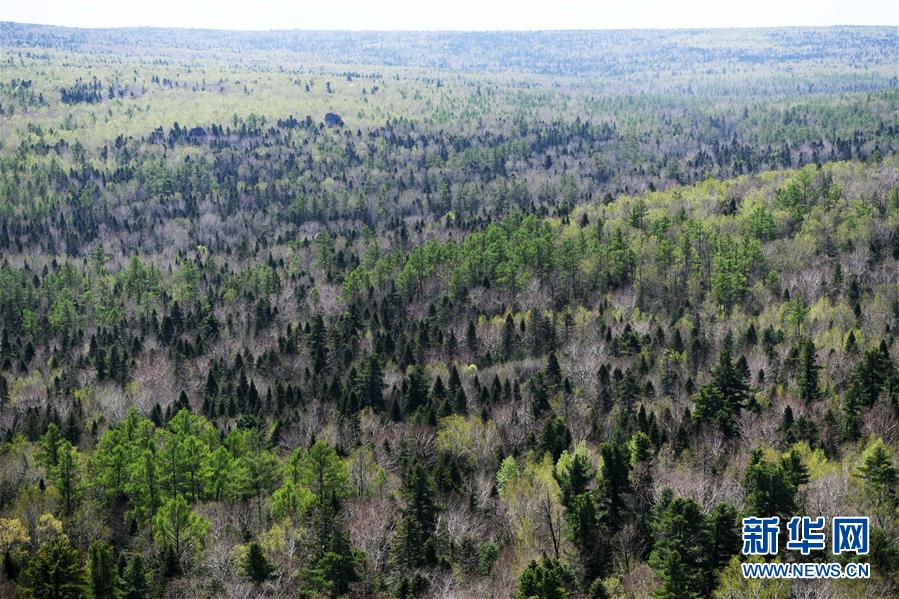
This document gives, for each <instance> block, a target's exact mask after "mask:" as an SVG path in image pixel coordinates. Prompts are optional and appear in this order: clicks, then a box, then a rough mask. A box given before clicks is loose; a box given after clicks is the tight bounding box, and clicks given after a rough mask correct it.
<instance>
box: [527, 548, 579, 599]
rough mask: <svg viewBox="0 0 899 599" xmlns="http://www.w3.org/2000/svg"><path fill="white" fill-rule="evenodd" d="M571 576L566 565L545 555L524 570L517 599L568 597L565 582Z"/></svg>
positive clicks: (561, 598)
mask: <svg viewBox="0 0 899 599" xmlns="http://www.w3.org/2000/svg"><path fill="white" fill-rule="evenodd" d="M569 578H570V573H569V572H568V571H567V570H566V569H565V567H564V565H562V564H561V563H559V562H558V561H557V560H551V559H548V558H547V557H546V556H543V558H541V560H540V562H536V561H532V562H531V563H530V565H528V567H527V568H525V570H524V572H522V574H521V578H519V580H518V592H517V593H516V594H515V599H568V597H570V594H569V592H568V590H567V589H566V587H565V582H566V581H567V580H568V579H569Z"/></svg>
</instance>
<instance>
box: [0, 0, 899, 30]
mask: <svg viewBox="0 0 899 599" xmlns="http://www.w3.org/2000/svg"><path fill="white" fill-rule="evenodd" d="M0 21H19V22H28V23H45V24H52V25H69V26H75V27H136V26H162V27H208V28H215V29H387V30H396V29H430V30H434V29H437V30H447V29H462V30H485V29H487V30H493V29H619V28H657V27H660V28H674V27H759V26H788V25H893V26H899V0H541V1H537V2H534V1H530V0H518V1H515V0H497V1H492V0H443V1H437V0H380V1H379V0H315V1H312V2H310V1H308V0H293V1H291V0H244V1H241V2H235V1H231V0H154V1H151V2H146V1H143V0H0Z"/></svg>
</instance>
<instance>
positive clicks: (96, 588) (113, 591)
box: [88, 541, 122, 599]
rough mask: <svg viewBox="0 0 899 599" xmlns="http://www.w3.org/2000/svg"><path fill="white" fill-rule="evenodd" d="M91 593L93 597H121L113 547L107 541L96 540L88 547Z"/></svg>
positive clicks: (107, 598) (113, 598) (94, 598)
mask: <svg viewBox="0 0 899 599" xmlns="http://www.w3.org/2000/svg"><path fill="white" fill-rule="evenodd" d="M88 572H89V576H88V578H89V583H88V587H89V595H90V597H92V598H93V599H116V598H117V597H121V596H122V594H121V591H119V586H118V585H119V577H118V573H117V572H116V564H115V560H113V557H112V547H110V546H109V543H106V542H105V541H94V542H93V543H91V545H90V547H89V548H88Z"/></svg>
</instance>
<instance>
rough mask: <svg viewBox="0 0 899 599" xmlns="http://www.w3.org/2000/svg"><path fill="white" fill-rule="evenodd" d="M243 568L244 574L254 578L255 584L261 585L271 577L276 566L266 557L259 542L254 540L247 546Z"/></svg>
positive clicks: (251, 578)
mask: <svg viewBox="0 0 899 599" xmlns="http://www.w3.org/2000/svg"><path fill="white" fill-rule="evenodd" d="M241 569H242V570H243V574H244V576H246V577H247V578H249V579H250V580H252V581H253V584H257V585H259V584H262V583H263V582H265V581H266V580H268V579H269V578H271V576H272V574H273V573H274V571H275V569H276V568H275V566H274V564H272V563H271V561H269V559H268V558H267V557H266V555H265V553H264V552H263V551H262V547H261V546H260V545H259V543H257V542H256V541H253V542H252V543H250V544H249V546H248V547H247V554H246V556H245V557H244V559H243V563H242V564H241Z"/></svg>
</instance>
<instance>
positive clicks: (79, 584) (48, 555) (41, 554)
mask: <svg viewBox="0 0 899 599" xmlns="http://www.w3.org/2000/svg"><path fill="white" fill-rule="evenodd" d="M18 584H19V586H20V587H21V588H22V589H23V590H24V591H25V593H26V595H28V596H31V597H34V598H35V599H81V598H83V597H86V596H87V592H88V586H87V577H86V573H85V571H84V567H83V566H82V565H81V553H80V552H79V551H78V549H76V548H75V547H72V545H71V544H70V543H69V540H68V538H67V537H66V536H64V535H56V536H54V537H53V538H51V539H50V540H48V541H47V542H46V543H44V544H43V545H41V547H40V549H38V550H37V553H35V554H34V556H33V557H32V558H31V559H30V560H29V562H28V565H27V566H26V567H25V569H24V570H23V571H22V573H21V574H20V575H19V580H18Z"/></svg>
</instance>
